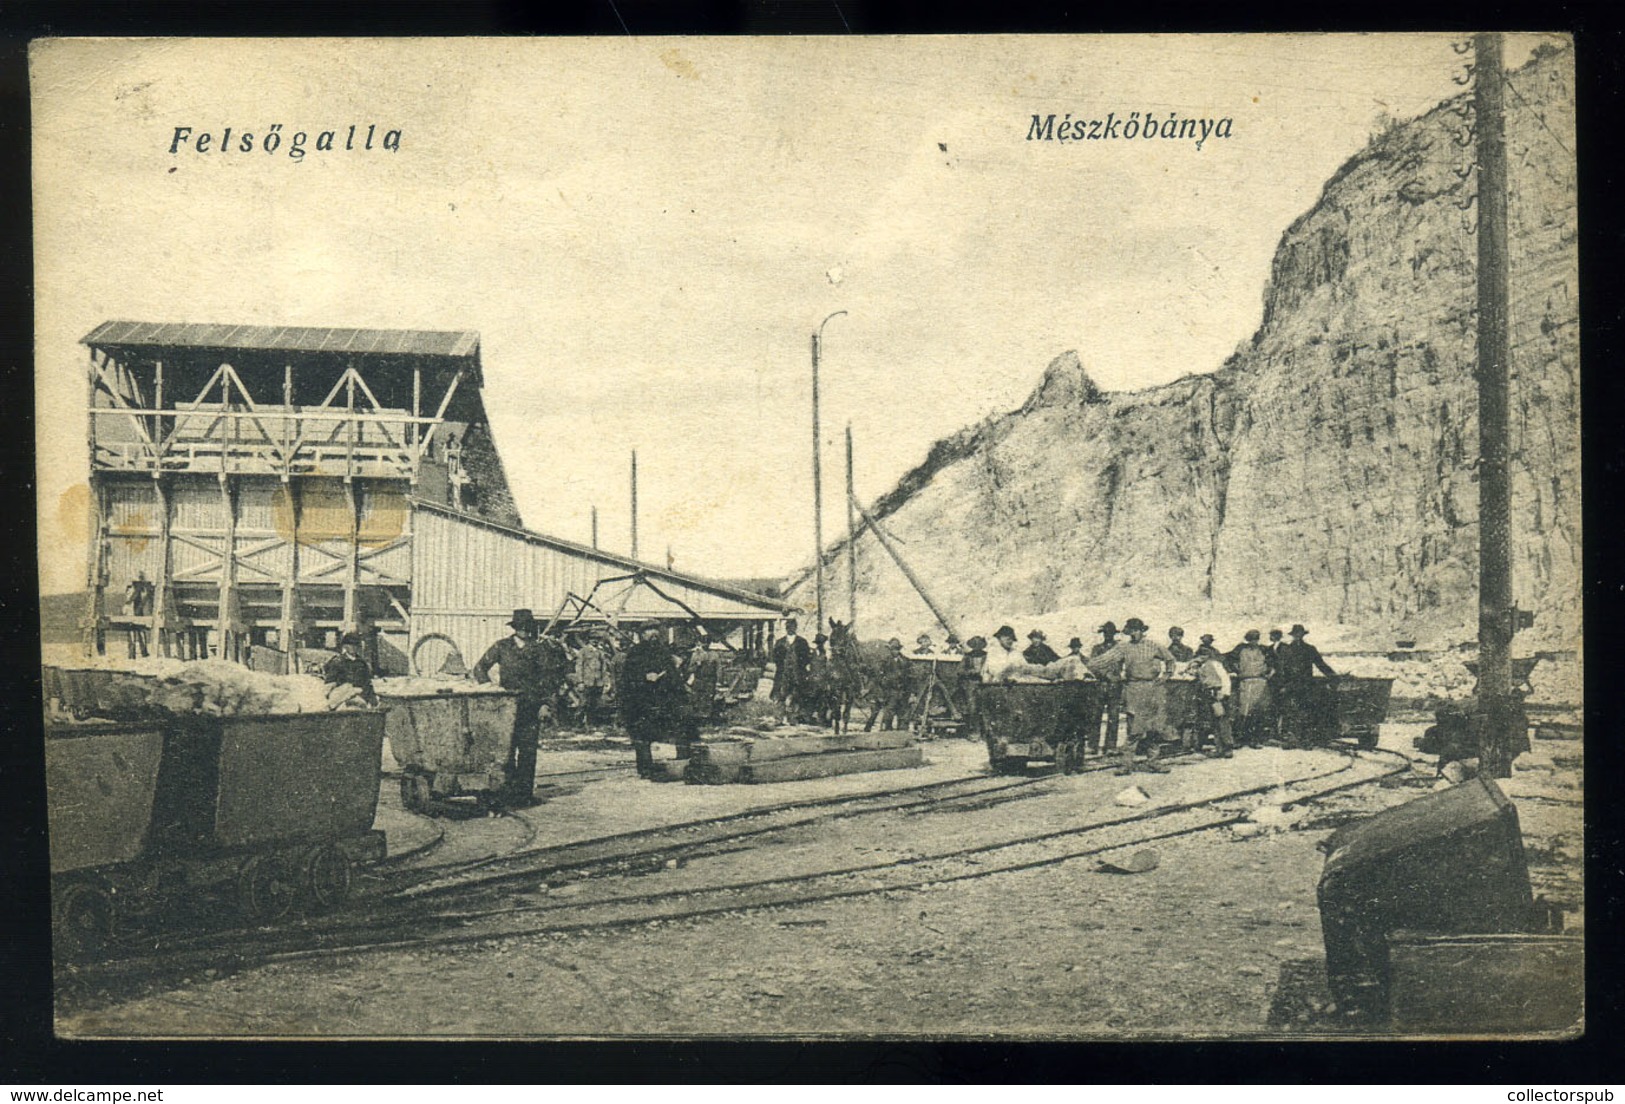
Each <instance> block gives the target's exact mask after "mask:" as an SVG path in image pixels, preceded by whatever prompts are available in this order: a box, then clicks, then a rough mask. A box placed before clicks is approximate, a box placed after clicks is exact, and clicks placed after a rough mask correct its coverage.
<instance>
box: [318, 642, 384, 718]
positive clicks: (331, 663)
mask: <svg viewBox="0 0 1625 1104" xmlns="http://www.w3.org/2000/svg"><path fill="white" fill-rule="evenodd" d="M322 682H323V683H324V684H326V686H327V701H328V708H330V709H348V708H354V707H355V703H357V702H360V703H361V704H365V705H369V706H371V705H377V704H378V695H377V694H375V693H374V692H373V689H372V665H371V664H369V663H368V662H367V660H366V658H365V657H364V656H362V654H361V636H360V634H359V633H353V632H347V633H345V634H344V635H343V636H341V637H340V638H339V651H338V654H337V655H335V656H334V657H333V658H332V659H329V660H328V661H327V663H326V664H325V665H324V666H323V667H322Z"/></svg>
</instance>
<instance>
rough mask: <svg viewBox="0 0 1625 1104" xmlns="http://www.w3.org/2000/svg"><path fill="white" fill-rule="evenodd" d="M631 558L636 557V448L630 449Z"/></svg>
mask: <svg viewBox="0 0 1625 1104" xmlns="http://www.w3.org/2000/svg"><path fill="white" fill-rule="evenodd" d="M632 558H633V559H634V560H635V559H637V558H638V450H637V449H633V450H632Z"/></svg>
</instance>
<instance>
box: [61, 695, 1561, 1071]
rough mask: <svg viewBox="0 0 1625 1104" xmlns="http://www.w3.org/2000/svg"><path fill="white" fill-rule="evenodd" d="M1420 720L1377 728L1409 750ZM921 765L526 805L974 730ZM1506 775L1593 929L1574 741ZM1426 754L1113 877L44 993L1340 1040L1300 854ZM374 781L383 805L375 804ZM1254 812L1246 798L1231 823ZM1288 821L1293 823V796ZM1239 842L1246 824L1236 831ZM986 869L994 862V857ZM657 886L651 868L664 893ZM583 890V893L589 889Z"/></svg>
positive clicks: (508, 1028)
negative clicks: (1582, 872)
mask: <svg viewBox="0 0 1625 1104" xmlns="http://www.w3.org/2000/svg"><path fill="white" fill-rule="evenodd" d="M1420 730H1421V726H1419V725H1389V726H1386V728H1385V730H1384V741H1383V742H1384V746H1387V747H1392V748H1396V749H1400V750H1407V751H1408V750H1409V748H1410V741H1411V740H1412V739H1413V738H1414V737H1415V736H1416V735H1418V734H1419V733H1420ZM625 757H626V753H625V752H623V751H621V750H620V749H619V748H618V747H617V746H615V745H614V744H613V743H605V744H603V746H598V747H593V748H587V749H584V750H569V746H568V745H567V744H561V745H555V746H552V747H550V748H549V749H547V750H544V752H543V756H542V763H541V766H540V768H539V769H540V770H541V771H542V772H543V773H547V772H550V771H563V770H571V769H581V768H585V767H591V766H600V765H604V764H605V763H613V762H624V761H625ZM928 759H929V762H928V764H927V765H926V766H924V767H921V768H918V769H915V770H907V771H895V772H882V773H878V774H871V775H859V776H849V777H847V778H834V779H820V780H815V781H809V782H801V783H783V784H777V785H764V786H720V787H689V786H681V785H663V786H655V785H654V784H651V783H646V782H641V781H639V780H637V779H636V778H633V777H626V776H616V775H610V776H608V777H600V778H598V779H597V780H594V781H588V782H585V783H581V784H579V785H575V786H566V787H560V788H559V789H558V790H557V792H552V791H549V792H550V793H551V794H552V796H551V797H550V799H549V800H548V801H546V802H545V803H544V804H543V805H541V806H538V807H537V808H535V809H532V810H529V811H527V813H526V814H525V816H526V819H527V820H528V822H529V825H530V827H531V828H533V829H534V842H535V843H549V842H563V841H566V840H573V839H584V838H590V837H594V836H600V835H607V834H610V833H612V832H617V831H626V830H630V829H634V828H639V827H647V826H651V825H654V824H659V823H663V822H665V823H669V822H671V821H677V820H689V819H697V818H699V817H704V816H715V815H719V814H722V813H728V812H739V811H743V810H745V809H748V808H751V807H756V806H760V805H765V804H773V803H776V802H780V801H785V800H797V799H802V798H808V797H814V796H820V795H834V794H840V793H851V792H857V791H860V790H875V789H888V788H891V787H895V786H898V785H905V784H917V783H923V782H931V781H938V780H943V779H948V778H955V777H964V776H966V775H970V774H975V773H977V772H979V771H981V770H982V769H983V768H984V767H985V753H984V752H983V751H982V749H981V747H980V746H979V745H976V744H973V743H969V742H965V741H956V740H943V741H937V742H935V743H932V744H929V745H928ZM1340 761H1341V756H1339V755H1338V754H1337V753H1335V752H1330V751H1319V752H1311V751H1305V752H1284V751H1280V750H1277V749H1265V750H1262V751H1244V752H1241V753H1239V754H1238V755H1237V757H1236V758H1235V759H1233V760H1228V761H1219V760H1215V761H1203V762H1199V763H1192V764H1189V765H1185V766H1179V767H1176V768H1175V770H1174V772H1173V773H1172V774H1169V775H1163V776H1150V775H1139V776H1136V778H1134V779H1133V780H1127V779H1120V778H1115V777H1113V776H1112V775H1111V773H1110V772H1103V773H1100V774H1093V775H1083V776H1078V777H1073V778H1057V779H1053V780H1052V781H1051V783H1047V784H1045V785H1044V786H1042V787H1035V789H1042V790H1043V791H1044V793H1043V795H1042V796H1038V797H1034V798H1033V799H1031V800H1022V801H1016V802H1011V803H1009V804H1005V805H999V806H994V807H990V808H986V809H981V810H970V811H958V812H952V813H950V812H946V811H944V812H940V813H936V814H933V815H927V816H902V815H887V816H875V817H850V818H845V819H841V820H836V821H827V822H822V823H820V824H819V825H816V826H813V827H810V828H806V829H799V830H796V831H793V832H789V833H785V834H783V835H782V836H774V837H770V838H768V839H767V840H765V841H763V842H762V843H761V844H760V845H758V846H754V847H752V848H750V849H747V850H742V851H739V852H736V853H733V854H727V855H719V856H713V857H708V858H705V859H703V860H699V861H696V862H694V863H692V864H687V865H684V866H683V867H681V868H680V869H673V870H669V871H662V872H660V873H656V874H652V875H647V876H644V877H641V878H638V879H628V881H629V882H630V881H635V882H636V883H637V885H636V889H637V890H640V891H648V890H649V889H650V888H651V887H656V888H668V887H679V888H680V887H682V886H684V885H687V884H693V885H701V884H706V883H711V884H714V883H715V882H718V881H725V880H730V881H731V880H740V879H745V878H750V877H759V876H762V875H763V874H764V873H768V874H771V873H773V872H775V871H782V870H786V869H795V870H803V869H810V868H818V867H819V866H821V865H823V864H827V865H842V864H848V863H852V862H854V861H877V860H879V859H883V858H886V857H888V856H901V855H908V854H920V853H925V852H932V851H940V850H944V849H947V848H949V847H952V846H958V845H961V844H963V843H966V842H975V841H978V840H986V839H999V838H1009V837H1011V836H1014V835H1021V834H1025V833H1029V832H1033V831H1042V830H1045V829H1046V828H1051V827H1054V826H1066V825H1069V824H1076V823H1079V822H1080V821H1081V820H1088V819H1093V820H1098V819H1104V818H1106V817H1109V816H1113V815H1120V814H1122V813H1124V812H1125V811H1126V810H1125V809H1123V808H1122V807H1120V806H1117V805H1115V804H1114V802H1113V797H1114V795H1115V794H1117V793H1118V792H1119V791H1120V790H1122V789H1123V788H1124V787H1125V786H1126V785H1128V784H1129V783H1130V781H1132V782H1134V783H1135V784H1138V785H1140V786H1142V787H1143V788H1144V789H1145V790H1146V792H1147V793H1149V794H1150V795H1151V796H1152V803H1153V804H1156V803H1164V802H1170V801H1175V800H1179V799H1181V798H1182V797H1185V798H1188V797H1193V796H1205V795H1211V794H1218V793H1223V792H1228V791H1230V790H1234V789H1240V788H1243V787H1244V786H1249V785H1250V786H1259V785H1266V784H1269V783H1271V782H1273V781H1276V780H1278V779H1280V778H1284V777H1289V776H1293V775H1302V774H1306V773H1309V772H1310V770H1312V769H1314V768H1315V767H1316V765H1317V764H1318V765H1320V767H1321V769H1325V770H1331V769H1334V768H1336V767H1337V766H1338V765H1339V763H1340ZM1518 766H1519V770H1518V771H1517V772H1516V774H1515V777H1514V778H1512V779H1510V780H1507V782H1506V784H1505V788H1506V790H1507V791H1508V793H1509V795H1510V796H1512V797H1513V798H1514V800H1515V801H1516V802H1517V804H1518V807H1519V813H1520V818H1521V821H1522V824H1523V827H1524V831H1525V836H1526V845H1527V847H1528V852H1529V856H1530V862H1531V867H1532V876H1533V878H1534V880H1535V882H1536V890H1537V892H1546V893H1547V894H1548V896H1550V897H1551V898H1552V899H1553V900H1556V901H1561V902H1563V903H1564V904H1565V906H1566V907H1568V908H1569V911H1570V915H1571V920H1572V921H1573V922H1575V923H1583V901H1582V897H1581V893H1580V883H1579V874H1578V870H1579V863H1580V855H1581V851H1582V842H1583V841H1582V839H1581V835H1580V806H1579V804H1578V801H1579V796H1580V790H1579V786H1580V767H1581V764H1580V744H1579V742H1577V741H1570V742H1559V741H1550V742H1549V741H1537V746H1536V749H1535V751H1534V752H1533V753H1531V754H1530V755H1528V756H1525V757H1523V758H1522V759H1520V760H1519V763H1518ZM1434 784H1435V780H1434V778H1433V771H1432V769H1431V767H1429V768H1427V769H1425V770H1414V771H1410V772H1407V773H1406V774H1405V775H1403V776H1402V777H1399V778H1396V779H1393V780H1390V782H1389V783H1385V784H1382V785H1376V784H1373V785H1369V786H1365V787H1362V788H1360V789H1357V790H1353V791H1349V792H1346V793H1343V794H1340V795H1337V796H1335V797H1333V798H1331V799H1328V800H1326V801H1324V802H1321V803H1318V804H1316V805H1315V806H1313V807H1312V808H1310V809H1309V810H1308V811H1307V812H1304V813H1302V814H1301V815H1298V816H1297V819H1296V820H1295V822H1294V821H1293V818H1292V817H1290V816H1289V817H1286V818H1283V820H1284V821H1285V822H1289V823H1282V824H1280V825H1278V826H1275V827H1270V828H1259V827H1257V826H1255V825H1247V826H1244V827H1241V828H1221V829H1216V830H1211V831H1204V832H1199V833H1196V834H1193V835H1188V836H1183V837H1179V838H1176V839H1171V840H1164V841H1159V842H1157V843H1155V844H1154V845H1152V846H1154V848H1155V850H1156V851H1157V853H1158V857H1159V859H1160V865H1158V867H1157V868H1156V869H1155V870H1152V871H1150V872H1148V873H1143V874H1135V875H1121V874H1111V873H1104V872H1101V871H1099V870H1098V869H1097V862H1096V861H1095V860H1094V859H1077V860H1072V861H1069V862H1065V863H1061V864H1059V865H1055V866H1049V867H1044V868H1040V869H1036V870H1028V871H1022V872H1013V873H1005V874H998V875H994V876H991V877H985V878H977V879H974V880H969V881H962V882H956V883H953V884H947V885H938V886H933V887H930V888H926V889H921V890H912V891H903V892H887V893H883V894H878V895H874V896H867V897H858V898H852V899H847V900H842V901H834V902H823V903H817V904H810V905H802V906H796V907H787V908H772V909H756V910H750V911H742V912H737V913H728V914H724V915H721V916H717V917H711V918H706V919H695V920H680V921H664V922H655V923H653V924H649V925H643V926H640V927H637V928H634V929H616V930H607V931H599V932H576V933H568V934H551V935H528V936H525V935H519V936H510V937H496V938H492V939H489V940H485V941H482V942H478V943H469V944H460V945H450V946H442V947H433V948H428V949H411V950H384V951H374V952H366V953H356V954H350V955H346V956H343V957H339V958H331V959H321V960H308V961H289V962H280V963H272V964H268V965H263V966H259V967H253V968H246V969H244V970H242V971H241V972H238V973H235V974H230V975H226V976H208V975H207V974H206V975H204V976H201V977H194V978H187V979H184V980H182V981H181V982H180V983H179V984H178V985H176V986H175V987H173V988H171V989H169V990H167V991H164V992H160V993H149V994H146V995H143V996H140V997H137V998H133V999H118V998H113V999H110V1000H107V1001H101V1002H97V1004H96V1006H95V1007H91V1006H89V1005H86V1006H84V1007H81V1008H78V1009H74V1008H59V1010H58V1029H59V1031H60V1032H61V1033H62V1034H64V1035H68V1036H73V1037H81V1038H85V1037H154V1036H159V1037H197V1036H281V1037H287V1036H293V1037H308V1036H323V1037H398V1036H418V1037H445V1038H453V1037H468V1036H480V1037H527V1038H528V1037H539V1036H549V1037H560V1036H563V1037H605V1036H628V1035H633V1036H638V1035H643V1036H648V1035H658V1036H672V1035H676V1036H685V1037H703V1036H717V1035H723V1036H734V1035H751V1036H795V1037H809V1036H828V1035H848V1036H850V1035H861V1036H877V1035H880V1036H887V1035H900V1036H912V1037H921V1036H931V1037H968V1038H989V1037H1024V1038H1034V1037H1060V1038H1078V1039H1152V1038H1159V1037H1181V1038H1189V1037H1236V1036H1243V1037H1246V1036H1251V1037H1259V1036H1292V1035H1298V1034H1302V1033H1306V1032H1308V1033H1317V1034H1318V1033H1325V1032H1327V1031H1331V1030H1336V1025H1335V1023H1334V1022H1333V1021H1330V1020H1328V1018H1327V1017H1326V1015H1325V1014H1324V1006H1325V1004H1326V1001H1327V998H1326V995H1325V982H1324V971H1323V968H1322V965H1321V962H1322V954H1321V936H1320V924H1319V914H1318V912H1317V910H1316V906H1315V887H1316V883H1317V881H1318V879H1319V875H1320V870H1321V867H1322V864H1323V862H1324V856H1322V855H1321V854H1320V853H1319V852H1318V851H1317V850H1316V844H1317V843H1319V842H1320V841H1321V840H1322V839H1324V838H1325V836H1326V834H1327V833H1328V832H1329V831H1331V830H1332V829H1333V828H1334V827H1336V826H1337V825H1339V824H1341V823H1344V822H1347V821H1348V820H1350V819H1355V818H1357V817H1359V816H1363V815H1365V814H1367V813H1369V812H1371V811H1375V810H1376V809H1378V808H1382V807H1386V806H1390V805H1394V804H1398V803H1400V802H1403V801H1408V800H1413V799H1415V798H1416V797H1419V796H1421V795H1422V794H1424V793H1426V792H1427V791H1428V789H1429V788H1430V787H1432V786H1433V785H1434ZM387 785H388V784H387V782H386V794H387V792H388V791H387ZM1263 802H1264V798H1252V799H1250V800H1243V801H1241V802H1239V803H1238V804H1237V807H1238V810H1241V809H1245V808H1247V807H1249V806H1250V805H1256V804H1260V803H1263ZM1294 813H1296V811H1294ZM447 824H448V841H447V843H445V844H443V845H442V846H441V847H439V848H436V849H435V850H434V851H433V852H430V853H427V854H426V855H425V856H424V857H423V859H422V861H423V862H426V863H430V862H442V861H446V858H447V855H456V856H458V857H467V856H468V855H471V854H475V853H478V852H479V851H480V849H481V848H482V847H483V848H485V849H486V850H487V851H488V852H494V851H499V850H504V849H508V848H511V847H512V846H515V843H514V841H515V839H516V838H518V836H517V835H516V834H515V829H516V827H517V822H516V821H514V820H512V819H510V818H496V819H488V820H470V821H452V822H447ZM1248 833H1253V834H1248ZM990 861H992V860H991V859H990ZM662 879H664V880H662ZM583 891H584V892H586V893H589V894H590V893H592V892H598V891H600V887H599V886H597V885H596V884H595V883H586V884H584V886H583Z"/></svg>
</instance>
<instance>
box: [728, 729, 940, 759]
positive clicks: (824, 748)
mask: <svg viewBox="0 0 1625 1104" xmlns="http://www.w3.org/2000/svg"><path fill="white" fill-rule="evenodd" d="M913 742H914V736H913V734H912V733H910V732H907V731H898V732H848V733H844V734H842V735H839V736H837V735H835V734H834V733H833V732H832V733H830V734H829V735H827V736H768V737H764V738H762V739H759V740H753V741H751V744H750V756H749V758H750V761H751V762H752V763H761V762H766V761H768V760H772V759H788V758H789V757H791V756H793V755H826V754H828V753H830V752H833V751H883V750H890V749H892V748H904V747H908V746H909V745H910V744H912V743H913Z"/></svg>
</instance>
